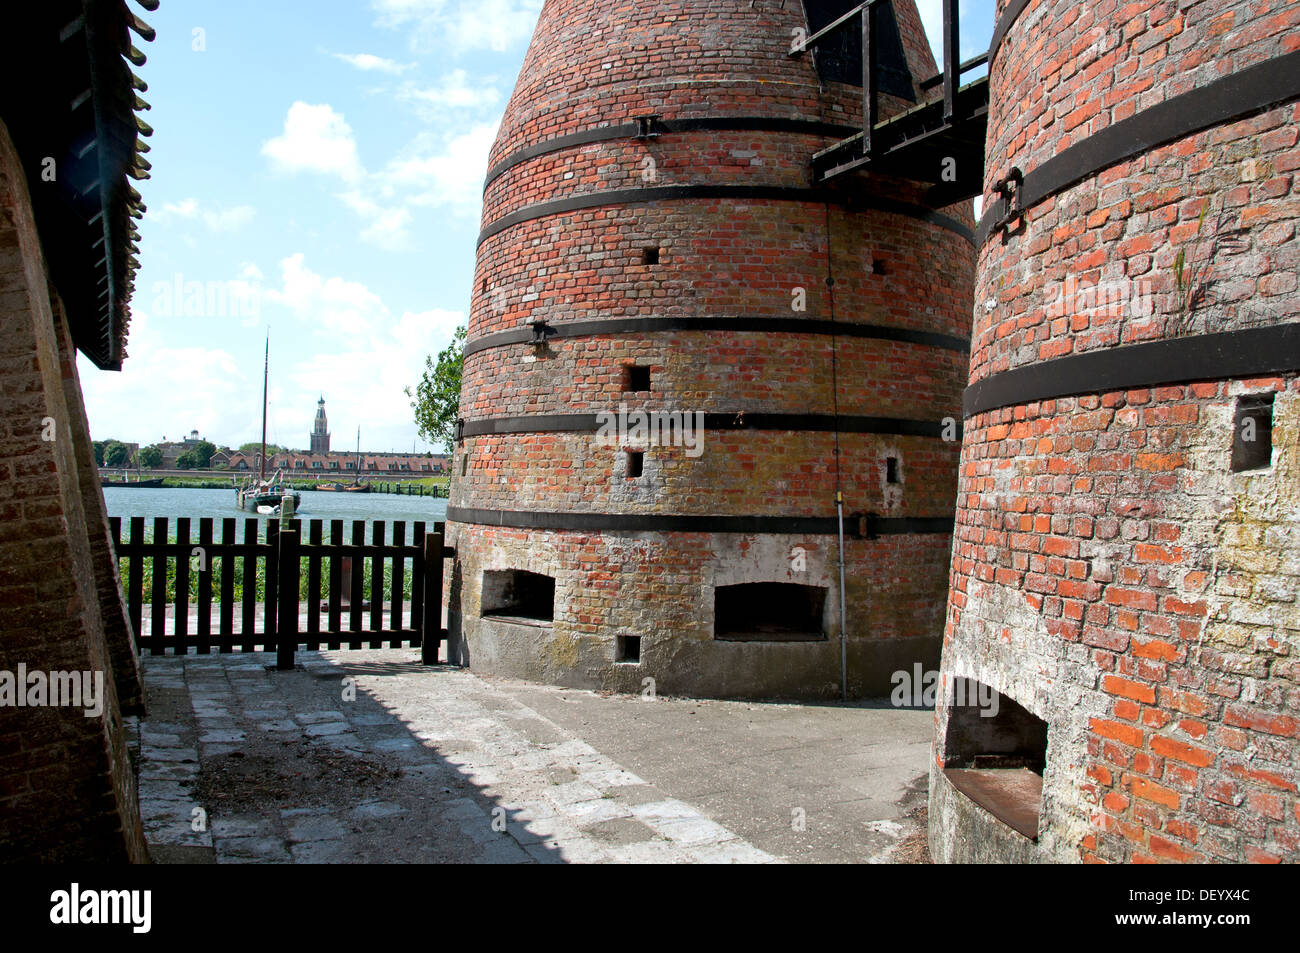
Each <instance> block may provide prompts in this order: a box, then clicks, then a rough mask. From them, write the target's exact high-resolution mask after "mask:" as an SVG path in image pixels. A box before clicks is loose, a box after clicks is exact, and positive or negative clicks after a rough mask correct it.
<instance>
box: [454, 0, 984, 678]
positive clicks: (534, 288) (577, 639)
mask: <svg viewBox="0 0 1300 953" xmlns="http://www.w3.org/2000/svg"><path fill="white" fill-rule="evenodd" d="M805 6H806V7H807V8H808V9H807V10H806V11H805ZM851 6H852V4H848V3H839V4H836V3H812V2H809V3H807V4H801V3H799V2H794V0H789V2H785V0H758V2H755V3H750V2H748V0H745V2H740V0H734V2H726V3H719V2H717V0H655V2H644V3H637V4H616V3H611V2H596V0H548V2H547V3H546V5H545V7H544V8H543V10H542V12H541V17H540V20H539V22H538V25H537V29H536V33H535V35H534V37H533V41H532V45H531V47H530V49H529V51H528V54H527V58H526V59H525V62H524V66H523V70H522V72H521V74H520V77H519V80H518V83H517V85H516V88H515V91H514V94H513V96H512V98H511V100H510V104H509V106H508V108H507V110H506V114H505V118H504V120H503V121H502V124H501V129H500V133H499V135H498V138H497V141H496V144H495V146H494V148H493V150H492V155H491V160H490V169H489V171H488V175H487V184H486V191H485V195H484V207H483V231H482V233H481V235H480V239H479V245H478V264H477V270H476V274H475V283H474V298H473V302H472V306H471V314H470V321H469V334H468V343H467V346H466V351H465V364H464V378H463V390H462V398H461V411H460V414H461V417H462V419H463V422H462V427H461V432H460V438H459V440H458V442H457V445H456V448H455V459H454V463H453V466H454V474H455V475H454V477H453V484H452V495H451V500H450V506H449V509H448V527H449V535H450V543H451V544H452V545H454V546H455V549H456V553H457V556H456V563H455V567H454V572H453V580H452V594H451V617H450V618H451V623H450V624H451V629H452V633H453V642H454V643H457V644H456V645H455V646H453V648H454V654H459V656H460V659H461V660H462V661H463V662H465V663H467V664H469V665H470V666H471V667H472V668H474V669H476V670H482V671H490V672H498V673H503V674H508V675H513V676H519V677H525V678H530V679H536V680H540V681H545V682H551V683H557V684H563V685H575V686H587V687H595V688H608V689H615V690H622V691H643V690H646V689H648V688H649V687H650V686H651V685H653V687H654V688H655V689H656V690H657V691H660V692H681V693H694V694H701V695H713V696H719V695H725V696H751V697H761V696H778V695H803V696H834V695H838V694H839V693H840V691H841V678H842V669H841V653H842V647H841V644H840V637H841V632H842V631H843V632H844V634H845V635H846V645H845V646H844V656H845V657H846V659H847V665H846V668H847V678H846V681H847V688H848V691H849V693H850V694H853V695H862V694H886V693H888V692H889V691H890V687H891V677H892V675H893V673H895V672H897V671H899V670H906V671H908V672H909V673H910V672H911V671H912V667H913V665H915V664H918V663H920V664H922V665H924V666H926V667H933V666H935V665H936V664H937V659H938V648H939V644H940V639H941V633H942V625H943V606H944V602H945V594H946V590H947V579H948V561H949V554H950V550H951V543H952V535H951V533H952V519H953V506H952V501H953V497H954V494H955V488H956V466H957V454H958V446H959V440H960V434H959V432H958V431H957V429H956V428H957V421H958V420H959V418H960V395H961V391H962V388H963V386H964V385H965V382H966V373H967V367H968V350H969V327H970V304H969V302H970V295H971V279H972V273H973V258H972V247H973V246H972V242H973V234H972V221H971V219H970V216H969V212H968V211H967V210H966V209H965V208H960V209H958V208H949V209H939V210H936V209H932V208H928V207H927V206H926V205H925V204H924V202H923V201H922V194H923V193H922V189H921V187H920V186H918V185H915V184H912V183H908V182H904V181H901V180H892V179H874V180H873V179H870V178H868V177H865V176H861V175H859V176H856V177H854V178H853V181H852V182H851V183H846V184H845V185H843V186H836V187H834V188H831V187H827V186H824V185H817V184H814V182H813V181H812V179H811V173H810V160H811V158H812V156H813V154H814V153H816V152H817V151H818V150H820V149H822V148H825V147H826V146H828V145H830V144H831V143H833V142H835V141H837V140H840V139H843V138H845V137H846V136H849V135H851V134H852V133H853V132H854V130H855V128H857V124H858V123H859V122H860V118H859V117H860V114H861V90H860V89H856V88H854V87H852V86H850V85H846V84H845V83H843V82H841V80H843V79H845V78H848V77H851V76H852V75H853V70H854V68H855V67H854V65H853V63H852V59H853V56H854V55H855V53H854V51H853V50H852V48H851V46H852V44H851V43H846V44H845V48H844V49H843V50H841V51H840V53H841V55H840V56H839V58H838V59H837V58H836V56H835V55H831V54H832V53H833V52H834V51H831V52H820V53H819V54H818V55H819V56H820V60H818V61H817V62H814V61H813V58H812V57H810V56H802V57H792V56H790V55H789V54H790V49H791V45H792V42H793V41H794V40H795V39H796V38H797V37H798V35H799V31H802V32H803V33H805V34H806V33H808V32H809V31H810V29H816V28H818V27H820V26H823V25H825V24H826V23H828V22H830V20H832V19H834V17H835V16H838V15H839V14H840V13H843V12H844V11H845V10H847V9H849V8H850V7H851ZM876 17H877V19H876V21H875V23H874V27H875V32H876V36H877V43H878V51H879V56H880V60H881V64H882V69H881V77H882V79H881V88H882V90H883V91H884V93H885V94H886V95H884V96H883V97H882V110H881V112H882V115H883V116H889V115H891V114H893V113H896V112H898V111H901V110H902V109H904V108H907V107H909V106H911V105H912V104H913V102H914V101H917V100H919V99H920V98H921V97H922V95H923V94H922V91H921V85H920V83H921V81H922V80H924V79H926V78H928V77H930V76H931V75H932V74H933V73H934V71H935V66H934V62H933V59H932V57H931V55H930V52H929V48H928V45H927V43H926V41H925V37H924V33H923V31H922V29H921V26H920V21H919V18H918V15H917V12H916V9H915V7H914V5H913V3H912V2H911V0H900V2H897V3H895V4H893V5H892V7H891V6H889V5H884V6H882V7H881V8H880V11H879V12H878V13H877V15H876ZM856 55H857V56H859V57H860V44H859V51H858V52H857V54H856ZM859 63H860V60H859ZM856 69H858V74H857V75H858V76H860V75H861V73H860V65H859V66H857V67H856ZM642 414H644V415H645V416H644V417H642V416H641V415H642ZM837 492H842V494H843V512H844V516H845V522H844V526H845V538H844V544H843V546H844V550H843V551H844V570H845V572H844V574H843V578H844V605H845V608H846V612H845V613H844V614H843V615H842V613H841V589H840V578H841V574H840V555H839V554H840V544H839V541H838V528H839V524H838V521H837ZM845 616H847V623H845V621H844V618H845ZM647 679H653V682H648V681H647Z"/></svg>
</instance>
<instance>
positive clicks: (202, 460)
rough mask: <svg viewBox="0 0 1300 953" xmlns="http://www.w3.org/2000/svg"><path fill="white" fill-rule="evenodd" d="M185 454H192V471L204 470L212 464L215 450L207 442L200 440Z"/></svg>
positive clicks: (211, 444)
mask: <svg viewBox="0 0 1300 953" xmlns="http://www.w3.org/2000/svg"><path fill="white" fill-rule="evenodd" d="M187 452H189V453H192V454H194V461H195V463H194V469H196V470H204V469H206V468H207V466H208V464H210V463H211V462H212V455H213V454H214V453H216V452H217V448H216V445H215V444H213V443H211V442H209V441H207V440H200V441H199V442H198V443H197V444H195V445H194V447H193V448H192V449H191V450H189V451H187Z"/></svg>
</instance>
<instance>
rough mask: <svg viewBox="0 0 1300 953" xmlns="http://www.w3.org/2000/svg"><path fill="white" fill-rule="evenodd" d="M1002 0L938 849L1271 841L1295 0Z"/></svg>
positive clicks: (1279, 774)
mask: <svg viewBox="0 0 1300 953" xmlns="http://www.w3.org/2000/svg"><path fill="white" fill-rule="evenodd" d="M998 13H999V17H998V21H997V28H996V33H995V38H994V45H993V49H992V51H991V55H992V62H991V67H990V76H991V97H990V98H991V104H992V105H991V108H990V114H989V132H988V141H987V164H986V170H985V171H986V180H987V184H988V195H989V197H990V198H991V199H995V198H996V199H997V200H996V201H993V202H992V205H991V207H990V208H989V209H988V211H987V212H986V213H985V215H984V218H983V221H982V223H981V230H980V234H979V246H978V252H977V255H978V276H977V280H976V288H975V308H974V334H973V350H972V359H971V387H970V389H969V391H968V392H967V394H966V397H965V414H966V420H965V432H964V440H963V448H962V458H961V478H960V487H959V494H958V510H957V532H956V541H955V546H954V556H953V564H952V594H951V602H950V605H949V612H948V624H947V632H946V638H945V644H944V653H943V679H944V683H945V685H946V689H947V690H946V692H945V696H944V697H943V698H941V700H940V705H939V710H938V712H937V735H936V750H935V755H936V760H935V765H934V768H933V771H932V776H931V794H930V823H931V848H932V851H933V853H934V855H935V857H936V858H937V859H943V860H1017V861H1032V860H1057V861H1080V860H1082V861H1119V862H1124V861H1132V862H1138V861H1160V860H1172V861H1277V860H1283V859H1285V860H1291V861H1294V860H1296V859H1297V858H1300V800H1297V796H1296V792H1297V785H1298V784H1300V769H1298V766H1300V667H1298V666H1300V661H1298V660H1297V656H1298V653H1300V608H1298V607H1297V599H1298V597H1300V377H1297V371H1298V370H1300V320H1298V319H1300V296H1297V293H1296V282H1297V273H1298V272H1300V244H1297V240H1296V220H1297V218H1298V217H1300V190H1298V189H1297V182H1296V174H1297V168H1298V167H1300V148H1297V123H1298V122H1300V5H1297V4H1295V3H1293V2H1288V0H1265V2H1251V3H1246V2H1242V0H1224V2H1220V3H1178V4H1172V3H1155V2H1139V3H1129V4H1120V3H1116V2H1101V3H1090V4H1080V3H1073V2H1066V0H1028V2H1024V0H1002V2H1000V3H999V4H998ZM1013 170H1018V171H1019V173H1020V174H1021V175H1022V176H1023V178H1022V181H1021V182H1020V184H1019V187H1016V186H1015V185H1014V184H1013V185H1011V186H1006V187H1005V189H1004V190H1003V194H1002V197H1001V198H997V195H998V192H997V186H996V184H997V182H998V180H1004V179H1006V178H1007V177H1008V176H1010V177H1011V178H1012V179H1013V180H1014V179H1015V178H1016V175H1015V174H1013ZM1009 203H1010V206H1011V208H1010V211H1011V213H1012V214H1011V216H1010V221H1007V222H1006V225H1005V227H999V223H1002V222H1003V217H1004V214H1005V213H1006V212H1007V211H1008V204H1009ZM964 680H969V683H976V684H977V685H978V686H983V687H984V689H987V690H991V691H992V692H996V694H995V695H989V694H985V695H984V696H982V698H983V699H984V700H986V701H987V700H993V701H996V702H997V703H998V704H997V705H996V708H997V713H996V714H993V711H992V709H993V706H991V705H988V704H984V705H981V704H979V701H980V700H981V696H980V695H979V694H978V693H976V694H974V695H972V694H971V693H970V692H966V697H965V702H966V703H965V704H962V703H960V702H961V701H962V699H961V698H958V699H956V701H954V698H953V695H954V691H953V690H954V688H955V687H958V686H961V687H963V688H964V687H967V686H968V685H969V683H968V682H967V681H964Z"/></svg>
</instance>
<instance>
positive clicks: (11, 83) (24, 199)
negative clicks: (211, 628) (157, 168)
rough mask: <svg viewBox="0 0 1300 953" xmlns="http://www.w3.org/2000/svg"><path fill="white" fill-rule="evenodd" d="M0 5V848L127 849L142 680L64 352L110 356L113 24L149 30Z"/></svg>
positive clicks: (135, 207)
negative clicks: (1, 25) (2, 40)
mask: <svg viewBox="0 0 1300 953" xmlns="http://www.w3.org/2000/svg"><path fill="white" fill-rule="evenodd" d="M141 5H142V6H144V7H146V8H148V9H154V8H156V6H157V4H156V2H155V0H149V2H144V0H141ZM4 17H5V36H6V37H7V38H9V39H10V40H12V43H11V44H10V45H11V46H12V47H14V48H15V49H12V50H10V53H9V54H6V56H5V57H4V58H3V60H0V394H2V395H3V400H2V401H0V447H2V448H3V457H2V460H0V857H3V859H4V860H6V861H11V862H13V861H72V860H80V861H87V860H90V861H140V860H144V859H145V857H146V853H145V844H144V838H143V836H142V833H141V826H140V817H139V810H138V807H137V803H136V788H135V778H134V775H133V773H132V771H131V766H130V763H129V758H128V755H127V748H126V738H125V734H124V731H123V725H122V713H123V712H138V711H141V710H142V707H143V693H142V689H141V685H140V678H139V671H138V667H137V661H136V656H135V652H134V646H133V644H132V639H131V633H130V628H129V622H128V621H127V617H126V613H125V611H124V609H123V605H122V599H121V590H120V587H119V585H118V579H117V567H116V562H115V560H114V559H113V556H112V552H111V550H110V544H109V537H108V524H107V520H106V516H105V511H104V499H103V493H102V491H101V490H100V484H99V477H98V473H97V471H96V468H95V460H94V453H93V448H92V446H91V440H90V433H89V430H88V428H87V424H86V415H85V408H84V405H83V403H82V397H81V387H80V384H79V383H78V378H77V367H76V361H75V352H76V351H78V350H79V351H81V352H82V353H83V354H85V355H86V356H87V357H88V358H90V359H91V360H92V361H93V362H94V363H95V364H96V365H97V366H99V367H101V368H106V369H117V368H119V367H120V366H121V361H122V358H123V357H124V356H125V343H126V331H127V320H128V310H127V302H128V300H129V298H130V289H131V283H132V279H133V276H134V273H135V267H136V266H135V260H134V257H133V256H134V252H135V244H134V243H135V240H136V239H137V238H138V234H137V232H136V230H135V226H134V222H133V221H132V219H133V218H137V217H139V216H140V215H141V214H142V213H143V206H142V205H141V204H140V201H139V199H140V196H139V194H138V193H136V192H135V190H134V189H133V188H132V187H131V185H130V182H129V178H130V177H137V178H139V177H143V176H144V174H145V170H146V169H147V168H148V163H147V162H146V161H145V160H144V158H143V156H141V155H140V153H141V152H142V151H143V150H144V148H145V147H144V146H143V145H142V144H141V143H139V142H138V139H137V136H138V134H139V133H140V132H142V131H143V132H147V130H148V127H147V126H145V125H144V124H143V122H142V121H139V120H138V119H137V117H136V112H135V111H136V109H137V108H141V107H142V106H143V104H142V103H141V102H140V101H139V100H138V99H137V97H136V93H135V90H136V89H139V90H143V89H144V84H143V83H141V82H140V81H139V80H137V79H135V77H133V75H132V73H131V71H130V69H129V67H128V65H127V60H128V59H130V60H131V61H132V62H135V63H140V62H143V56H142V55H141V54H140V52H139V51H138V50H136V49H135V48H134V47H133V46H132V45H131V40H130V31H134V32H135V33H137V34H139V35H140V36H143V37H144V38H146V39H150V38H152V35H153V34H152V31H151V30H150V29H149V27H147V26H146V25H145V24H144V23H142V22H141V21H140V20H138V19H137V18H136V17H135V16H134V15H132V14H131V13H130V12H129V11H128V9H127V7H126V4H125V3H124V2H121V0H85V2H82V0H46V2H41V3H16V4H9V5H7V7H6V9H5V12H4ZM18 48H21V52H19V51H18ZM97 681H98V683H99V685H100V687H101V688H102V691H99V690H96V688H95V685H96V682H97ZM74 686H75V689H76V694H75V695H74V693H73V692H74ZM85 690H89V692H90V694H91V695H92V696H93V697H88V696H87V694H86V693H85ZM56 701H57V702H61V704H55V702H56Z"/></svg>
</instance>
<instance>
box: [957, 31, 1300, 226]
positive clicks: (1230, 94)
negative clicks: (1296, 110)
mask: <svg viewBox="0 0 1300 953" xmlns="http://www.w3.org/2000/svg"><path fill="white" fill-rule="evenodd" d="M1295 99H1300V51H1296V52H1295V53H1287V54H1284V55H1282V56H1277V57H1274V58H1273V59H1271V60H1266V61H1265V62H1263V63H1257V64H1256V65H1254V66H1248V67H1246V68H1245V69H1243V70H1238V71H1237V72H1235V73H1231V74H1229V75H1228V76H1224V77H1223V78H1221V79H1216V80H1214V81H1213V82H1211V83H1207V84H1205V85H1204V86H1201V87H1198V88H1197V89H1192V90H1189V91H1187V92H1185V93H1182V94H1180V95H1178V96H1174V97H1173V98H1172V99H1167V100H1165V101H1164V102H1163V103H1159V104H1157V105H1155V106H1152V107H1150V108H1148V109H1144V110H1142V111H1141V112H1139V113H1137V114H1135V115H1133V116H1130V117H1129V118H1128V119H1122V120H1120V121H1119V122H1117V123H1112V124H1111V125H1109V126H1107V127H1106V128H1105V129H1102V130H1101V131H1100V132H1097V133H1094V134H1093V135H1091V136H1089V137H1088V138H1087V139H1084V140H1083V141H1082V142H1077V143H1075V144H1074V145H1072V146H1070V147H1069V148H1068V149H1065V150H1063V151H1062V152H1059V153H1057V154H1056V155H1055V156H1053V157H1052V158H1051V159H1048V160H1047V161H1046V162H1044V163H1043V164H1042V165H1040V166H1038V167H1037V168H1035V169H1030V170H1029V171H1027V172H1025V174H1024V183H1023V184H1022V185H1021V186H1020V189H1019V192H1020V199H1019V203H1018V205H1019V208H1020V209H1021V210H1024V211H1028V210H1029V209H1031V208H1033V207H1034V206H1036V205H1038V204H1040V203H1041V202H1043V201H1045V200H1047V199H1049V198H1052V197H1053V196H1055V195H1057V194H1058V193H1060V192H1063V191H1065V190H1066V189H1068V188H1070V187H1071V186H1073V185H1076V184H1078V183H1080V182H1083V181H1085V180H1087V179H1090V178H1093V177H1094V176H1096V175H1097V174H1098V173H1099V172H1102V171H1104V170H1105V169H1107V168H1109V167H1110V166H1112V165H1115V164H1116V163H1118V162H1122V161H1124V160H1125V159H1132V158H1134V157H1136V156H1140V155H1144V154H1146V153H1148V152H1150V151H1151V150H1153V149H1155V148H1157V147H1159V146H1162V145H1166V144H1168V143H1170V142H1177V141H1178V140H1180V139H1185V138H1186V137H1187V136H1190V135H1192V134H1193V133H1197V132H1203V131H1204V130H1206V129H1211V128H1213V127H1215V126H1221V125H1225V124H1227V123H1230V122H1234V121H1236V120H1239V119H1243V118H1245V117H1246V116H1249V115H1251V114H1253V113H1257V112H1261V111H1263V110H1266V109H1271V108H1273V107H1275V106H1280V105H1283V104H1285V103H1289V102H1291V101H1293V100H1295ZM1001 171H1002V170H999V169H990V170H989V172H990V173H991V174H994V175H997V174H999V173H1000V172H1001ZM1006 212H1007V207H1006V201H1005V200H1004V199H1002V198H998V199H996V200H994V201H992V202H990V203H989V205H988V206H987V207H986V208H985V209H984V214H983V215H982V216H981V217H980V224H979V231H978V233H977V236H976V240H975V244H976V247H982V246H983V245H984V243H985V242H986V241H988V239H989V236H990V234H992V232H993V228H994V223H995V222H1000V221H1002V220H1003V218H1004V217H1005V216H1006Z"/></svg>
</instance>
